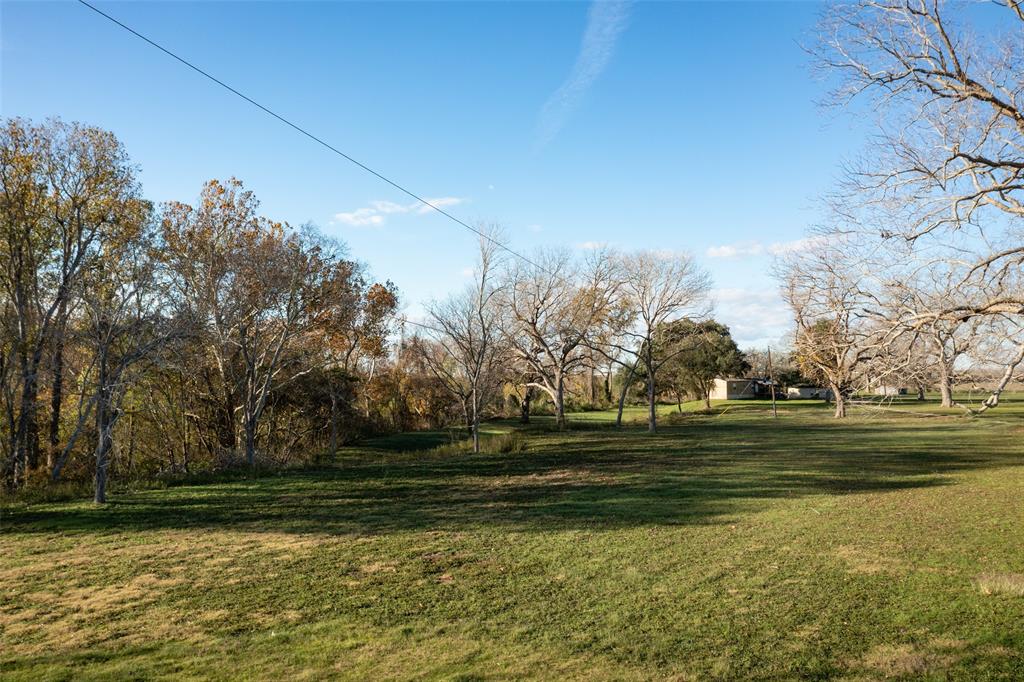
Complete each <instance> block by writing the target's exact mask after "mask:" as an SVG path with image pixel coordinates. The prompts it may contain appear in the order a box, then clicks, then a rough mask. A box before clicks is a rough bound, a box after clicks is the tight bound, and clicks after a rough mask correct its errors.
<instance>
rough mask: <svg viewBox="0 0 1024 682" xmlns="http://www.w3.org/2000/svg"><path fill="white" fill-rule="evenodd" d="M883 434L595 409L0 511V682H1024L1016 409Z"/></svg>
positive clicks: (923, 407)
mask: <svg viewBox="0 0 1024 682" xmlns="http://www.w3.org/2000/svg"><path fill="white" fill-rule="evenodd" d="M687 407H688V408H689V409H690V410H692V409H693V407H694V406H693V405H689V406H687ZM892 408H894V409H893V410H890V411H883V410H879V409H873V408H856V409H855V410H854V413H853V415H854V416H853V417H852V418H851V419H849V420H848V421H846V422H835V421H833V420H831V419H829V418H828V408H827V407H824V406H822V405H821V404H820V403H810V402H804V403H797V402H793V403H782V404H780V415H779V419H777V420H773V419H771V417H770V414H769V413H768V412H767V411H766V409H767V408H766V405H765V404H764V403H754V402H748V403H729V404H718V405H716V408H715V410H714V412H713V413H712V414H710V415H699V414H694V413H692V411H691V412H690V413H687V414H685V415H683V416H682V417H677V418H672V417H668V416H667V415H668V414H669V413H671V412H672V411H674V410H675V406H664V414H665V415H666V418H665V421H666V422H668V421H670V420H671V421H672V422H673V424H671V425H666V426H665V427H664V428H663V429H662V430H661V432H659V433H658V434H656V435H648V434H646V433H644V432H643V428H642V426H641V425H639V424H630V425H629V426H628V427H627V428H626V429H624V430H622V431H617V430H615V429H612V428H609V427H608V426H607V425H602V424H599V423H595V424H592V425H591V426H590V427H588V426H587V424H586V423H585V422H584V420H585V419H591V420H598V419H599V418H603V419H605V420H606V421H607V420H608V419H609V417H610V418H613V417H614V415H608V414H602V413H587V414H580V415H572V421H573V423H574V425H575V427H576V428H573V429H571V430H569V431H567V432H564V433H557V432H555V431H553V430H551V428H550V423H549V422H548V421H547V420H545V419H536V420H534V422H535V423H534V424H533V425H531V426H530V427H529V428H528V429H526V430H525V431H524V436H525V438H526V441H527V443H528V447H527V450H526V451H525V452H516V453H508V454H483V455H471V454H462V453H456V454H450V450H451V448H450V446H449V447H447V448H446V450H445V451H446V452H449V454H440V453H439V452H438V451H435V450H430V449H429V448H433V447H436V446H438V445H441V446H445V444H446V443H449V442H450V437H449V436H448V434H446V433H433V434H430V433H427V434H406V435H403V436H401V437H391V438H386V439H379V440H376V441H371V442H368V443H366V444H364V445H362V446H360V447H358V448H351V449H347V450H345V451H344V454H343V456H342V457H341V458H340V459H339V461H337V462H336V463H335V464H333V465H332V466H329V467H325V468H323V469H322V470H317V471H302V472H292V473H289V474H286V475H281V476H268V477H264V478H258V479H251V480H244V479H243V480H225V481H222V482H216V483H207V484H204V485H185V486H175V487H170V488H167V489H163V490H148V491H139V492H134V493H125V494H121V495H119V496H117V497H116V498H115V499H114V500H113V502H112V503H111V504H109V505H108V506H107V507H103V508H98V507H96V506H94V505H92V504H91V503H88V502H84V501H82V502H61V503H50V504H24V503H17V504H8V506H7V508H6V509H4V511H3V517H2V519H0V523H2V532H0V556H2V557H3V558H2V559H0V628H2V630H0V642H2V646H0V673H2V675H3V676H4V677H5V678H6V679H25V680H59V679H124V678H184V679H196V678H213V679H229V678H263V679H303V678H306V679H323V678H325V677H338V678H349V679H374V680H376V679H410V678H412V679H458V680H473V679H517V678H523V677H529V678H537V679H556V678H576V679H651V678H671V679H716V678H717V679H737V678H760V679H779V678H783V679H787V678H814V679H819V678H829V677H833V678H844V679H877V678H881V677H897V678H898V677H914V678H918V677H924V678H934V679H949V678H952V679H964V680H977V679H1022V678H1024V654H1022V652H1024V627H1022V623H1024V596H1021V594H1020V590H1019V589H1018V586H1019V585H1021V584H1024V582H1022V581H1024V578H1022V576H1024V551H1022V546H1024V542H1022V541H1024V523H1022V522H1024V501H1022V491H1024V400H1022V399H1020V398H1018V399H1016V400H1011V401H1008V402H1006V403H1005V404H1004V405H1002V406H1000V407H999V408H998V409H997V410H994V411H992V412H990V413H989V414H988V415H986V416H985V417H984V418H980V419H969V418H965V417H963V416H961V415H962V413H961V412H960V411H957V410H953V411H943V410H940V409H938V407H937V405H936V404H935V403H934V402H928V403H925V404H918V403H916V401H912V400H901V401H899V402H898V403H896V404H894V405H893V406H892ZM642 414H643V413H642V411H633V412H631V413H630V414H629V417H630V418H637V417H642ZM511 428H513V425H512V424H511V423H503V424H494V425H491V429H490V431H491V432H492V433H494V434H496V435H495V436H493V438H495V439H496V440H494V442H495V443H498V441H499V439H501V438H504V437H503V436H501V435H500V434H501V433H504V432H508V431H509V430H510V429H511Z"/></svg>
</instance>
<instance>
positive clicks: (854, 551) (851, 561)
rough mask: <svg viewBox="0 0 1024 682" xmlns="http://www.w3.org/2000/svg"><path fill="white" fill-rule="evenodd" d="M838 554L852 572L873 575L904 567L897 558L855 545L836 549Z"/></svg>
mask: <svg viewBox="0 0 1024 682" xmlns="http://www.w3.org/2000/svg"><path fill="white" fill-rule="evenodd" d="M836 556H838V557H839V558H840V559H842V560H843V561H844V562H846V564H847V566H849V570H850V572H851V573H863V574H867V575H872V574H875V573H886V572H894V571H898V570H899V569H900V568H902V567H903V566H902V564H901V562H899V561H898V560H896V559H893V558H891V557H887V556H884V555H881V554H878V553H877V552H870V551H868V550H866V549H863V548H861V547H855V546H853V545H843V546H842V547H840V548H839V549H837V550H836Z"/></svg>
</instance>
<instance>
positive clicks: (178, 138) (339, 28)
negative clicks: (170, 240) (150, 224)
mask: <svg viewBox="0 0 1024 682" xmlns="http://www.w3.org/2000/svg"><path fill="white" fill-rule="evenodd" d="M96 4H97V5H98V6H99V7H100V8H101V9H103V10H104V11H106V12H108V13H110V14H112V15H114V16H116V17H117V18H119V19H120V20H122V21H124V22H125V23H127V24H129V25H131V26H132V27H134V28H135V29H136V30H138V31H140V32H141V33H143V34H146V35H148V36H149V37H151V38H152V39H154V40H155V41H157V42H159V43H162V44H164V45H165V46H166V47H168V48H169V49H172V50H174V51H176V52H178V53H180V54H181V55H183V56H185V57H186V58H188V59H190V60H192V61H193V62H195V63H196V64H198V65H199V66H201V67H203V68H205V69H207V70H208V71H210V72H212V73H213V74H214V75H216V76H218V77H220V78H221V79H223V80H225V81H227V82H228V83H230V84H232V85H233V86H235V87H236V88H238V89H239V90H242V91H243V92H246V93H247V94H249V95H250V96H251V97H253V98H254V99H256V100H257V101H259V102H261V103H264V104H266V105H268V106H269V107H270V108H272V109H275V110H277V111H278V112H279V113H281V114H282V115H284V116H286V117H288V118H290V119H292V120H294V121H296V122H297V123H299V124H300V125H302V126H305V127H307V128H308V129H309V130H311V131H312V132H314V133H315V134H317V135H319V136H321V137H322V138H324V139H325V140H327V141H328V142H330V143H332V144H334V145H335V146H337V147H339V148H341V149H342V150H344V151H346V152H347V153H349V154H351V155H352V156H354V157H355V158H357V159H359V160H361V161H363V162H364V163H366V164H367V165H370V166H371V167H373V168H375V169H377V170H379V171H381V172H382V173H384V174H385V175H388V176H390V177H392V178H394V179H395V180H397V181H399V182H400V183H403V184H405V185H407V186H408V187H410V188H411V189H413V190H414V191H416V192H418V193H420V194H422V195H423V196H426V197H430V198H432V199H438V200H441V201H442V202H443V203H445V205H446V208H447V209H448V210H450V211H452V212H453V213H455V214H456V215H458V216H459V217H460V218H463V219H465V220H467V221H474V220H478V219H479V220H487V221H496V222H500V223H502V224H504V225H505V226H506V228H507V231H508V235H509V241H510V244H511V245H512V246H513V248H515V249H517V250H520V251H523V252H526V253H528V252H530V251H531V250H532V249H534V248H537V247H539V246H542V245H563V246H566V247H569V248H573V249H584V248H587V247H588V246H590V245H593V244H596V243H607V244H610V245H613V246H616V247H620V248H623V249H633V248H649V249H663V250H676V251H689V252H691V253H693V254H694V255H695V256H696V257H697V258H698V259H699V261H700V262H701V263H702V265H704V267H706V268H707V269H708V270H710V271H711V273H712V274H713V276H714V278H715V283H716V295H717V298H718V313H717V316H718V317H719V319H721V320H722V321H723V322H725V323H727V324H729V325H730V326H731V327H732V329H733V332H734V335H735V336H736V337H737V339H738V341H739V342H740V344H741V345H744V346H746V345H751V344H759V345H763V344H765V343H775V342H777V341H778V339H779V337H780V336H781V335H783V334H784V332H785V330H786V329H787V326H788V316H787V315H786V312H785V309H784V308H783V306H782V305H781V302H780V301H779V299H778V296H777V293H776V285H775V283H774V282H773V281H772V279H771V277H770V275H769V272H768V271H769V268H770V265H771V262H772V254H773V253H777V252H779V251H781V250H785V249H787V248H791V247H792V245H793V244H794V243H796V242H798V240H800V239H801V238H802V237H803V236H804V232H805V230H806V229H807V227H809V226H810V225H812V224H815V223H817V222H820V221H821V220H822V218H823V215H822V213H821V211H820V209H819V208H818V202H817V197H818V196H820V195H821V194H822V193H823V192H825V191H827V190H828V189H829V188H830V187H831V186H832V185H833V183H834V180H835V177H836V175H837V174H838V170H839V166H840V163H841V162H842V160H843V159H844V158H846V157H849V156H851V155H852V154H854V153H856V152H857V151H858V149H860V147H861V145H862V140H863V135H864V132H865V131H864V130H862V129H858V125H859V124H858V122H857V118H856V117H852V116H842V115H840V116H836V115H835V114H834V113H832V112H828V111H823V110H822V109H821V108H820V107H818V106H817V105H816V101H818V100H820V99H821V98H822V97H823V95H824V91H825V85H824V84H822V83H820V82H818V81H815V80H814V79H813V78H812V75H811V70H810V65H809V62H808V58H807V56H806V55H805V53H804V52H803V50H802V49H801V48H800V44H801V43H807V42H808V41H809V40H810V32H811V31H812V29H813V27H814V23H815V20H816V18H817V14H818V12H819V10H820V6H819V5H816V4H814V3H768V2H763V3H724V2H723V3H696V2H678V3H667V2H658V3H635V4H620V3H609V4H604V5H600V6H596V7H595V6H592V5H590V4H588V3H582V2H581V3H556V4H549V3H542V2H522V3H499V2H481V3H432V2H416V3H399V2H379V3H351V2H312V3H299V2H226V3H216V2H213V3H206V2H204V3H190V2H160V3H150V2H132V3H124V2H102V1H98V2H97V3H96ZM0 12H2V14H0V21H2V74H0V75H2V84H0V96H2V100H0V108H2V112H3V114H4V116H26V117H31V118H34V119H42V118H45V117H48V116H54V115H59V116H61V117H62V118H64V119H66V120H78V121H83V122H87V123H90V124H95V125H99V126H102V127H104V128H107V129H110V130H112V131H114V132H115V133H116V134H117V135H118V136H119V138H120V139H121V140H122V141H123V142H124V144H125V145H126V147H127V149H128V151H129V153H130V154H131V156H132V158H133V159H134V160H135V161H136V162H137V163H138V164H139V165H140V167H141V177H142V181H143V184H144V188H145V191H146V194H147V195H148V196H149V197H150V198H152V199H154V200H156V201H164V200H169V199H176V200H185V201H191V200H193V199H194V198H195V196H196V195H197V194H198V192H199V188H200V186H201V184H202V183H203V182H204V181H205V180H207V179H209V178H213V177H217V178H224V177H228V176H232V175H234V176H237V177H239V178H241V179H242V180H243V181H244V182H245V184H246V185H247V187H248V188H250V189H252V190H253V191H254V192H255V193H256V195H257V196H258V198H259V199H260V200H261V202H262V208H263V210H264V212H265V213H266V214H267V215H269V216H270V217H273V218H275V219H279V220H287V221H289V222H291V223H293V224H299V223H302V222H305V221H312V222H314V223H316V224H318V225H319V226H320V227H321V229H322V230H323V231H324V232H326V233H327V234H329V235H332V236H335V237H339V238H341V239H343V240H344V241H345V242H346V243H347V244H348V245H349V248H350V251H351V254H352V255H353V256H354V257H356V258H358V259H360V260H363V261H365V262H366V263H368V264H369V265H370V267H371V269H372V272H373V273H374V275H375V276H376V277H377V278H380V279H384V278H390V279H392V280H394V281H395V282H396V283H397V284H398V285H399V287H400V288H401V290H402V292H403V295H404V298H405V302H406V304H407V306H408V311H409V312H410V314H411V315H412V316H415V315H416V314H417V312H418V311H419V309H420V304H422V303H423V302H424V301H426V300H428V299H430V298H431V297H440V296H443V295H445V294H446V293H447V292H449V291H451V290H453V289H455V288H457V287H459V286H461V285H462V283H463V282H464V278H465V274H464V271H465V270H466V269H467V268H468V267H470V266H471V264H472V260H473V253H474V240H473V237H472V235H470V234H469V233H468V232H466V231H465V230H464V229H463V228H461V227H459V226H457V225H455V224H453V223H451V222H449V221H447V220H445V219H444V218H442V217H440V216H437V215H432V214H429V213H423V212H421V211H419V210H416V209H415V208H414V207H411V205H410V204H411V201H410V200H409V199H408V198H407V197H405V196H402V195H401V194H400V193H399V192H397V191H396V190H394V189H392V188H390V187H388V186H387V185H385V184H383V183H381V182H380V181H379V180H377V179H375V178H373V177H371V176H368V175H366V174H365V173H363V172H362V171H360V170H359V169H357V168H355V167H354V166H351V165H350V164H348V163H347V162H345V161H344V160H342V159H340V158H338V157H336V156H334V155H332V154H330V153H329V152H327V151H326V150H324V149H322V148H321V147H318V146H317V145H315V144H313V143H312V142H310V141H309V140H307V139H305V138H303V137H301V136H300V135H298V134H296V133H295V132H294V131H292V130H290V129H288V128H286V127H285V126H283V125H282V124H281V123H279V122H277V121H275V120H273V119H271V118H270V117H268V116H267V115H265V114H263V113H261V112H259V111H258V110H256V109H254V108H252V107H251V106H250V105H248V104H246V103H244V102H242V101H241V100H239V99H237V98H235V97H234V96H232V95H230V94H228V93H226V92H224V91H223V90H220V89H219V88H217V87H216V86H215V85H213V84H212V83H209V82H208V81H206V80H204V79H202V78H201V77H200V76H198V75H197V74H195V73H193V72H191V71H189V70H187V69H186V68H184V67H183V66H181V65H180V64H178V63H176V62H174V61H173V60H171V59H170V58H168V57H167V56H166V55H164V54H162V53H160V52H158V51H156V50H155V49H153V48H152V47H149V46H147V45H146V44H144V43H143V42H141V41H140V40H139V39H137V38H135V37H134V36H131V35H130V34H127V33H125V32H124V31H123V30H121V29H119V28H117V27H115V26H114V25H112V24H110V23H109V22H107V21H106V20H104V19H102V18H101V17H99V16H97V15H95V14H93V13H91V12H90V11H88V10H87V9H86V8H84V7H82V6H80V5H78V4H77V3H73V2H4V3H3V4H2V6H0Z"/></svg>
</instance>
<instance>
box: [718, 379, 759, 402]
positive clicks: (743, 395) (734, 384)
mask: <svg viewBox="0 0 1024 682" xmlns="http://www.w3.org/2000/svg"><path fill="white" fill-rule="evenodd" d="M765 390H769V391H770V390H771V389H770V388H769V387H767V386H764V387H763V388H762V382H761V381H759V380H758V379H715V385H714V387H713V388H712V389H711V399H712V400H749V399H753V398H761V397H763V396H764V391H765Z"/></svg>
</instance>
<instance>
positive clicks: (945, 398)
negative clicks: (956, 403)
mask: <svg viewBox="0 0 1024 682" xmlns="http://www.w3.org/2000/svg"><path fill="white" fill-rule="evenodd" d="M939 395H940V396H942V406H943V407H953V379H952V377H951V376H950V373H949V371H948V370H947V369H946V366H945V365H944V364H940V370H939Z"/></svg>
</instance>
